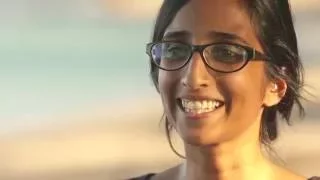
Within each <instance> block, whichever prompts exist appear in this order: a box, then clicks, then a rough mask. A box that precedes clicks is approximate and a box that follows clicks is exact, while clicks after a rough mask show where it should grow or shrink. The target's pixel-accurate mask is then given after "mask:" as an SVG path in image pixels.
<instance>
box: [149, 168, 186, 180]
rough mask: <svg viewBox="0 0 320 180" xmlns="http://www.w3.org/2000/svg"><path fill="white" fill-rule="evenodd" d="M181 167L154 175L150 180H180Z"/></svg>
mask: <svg viewBox="0 0 320 180" xmlns="http://www.w3.org/2000/svg"><path fill="white" fill-rule="evenodd" d="M179 169H180V165H178V166H175V167H172V168H170V169H167V170H165V171H163V172H160V173H157V174H154V175H153V176H152V177H151V178H150V179H149V180H174V179H179V178H178V177H179Z"/></svg>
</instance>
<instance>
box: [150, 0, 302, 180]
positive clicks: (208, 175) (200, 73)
mask: <svg viewBox="0 0 320 180" xmlns="http://www.w3.org/2000/svg"><path fill="white" fill-rule="evenodd" d="M242 4H243V3H242V1H241V0H192V1H190V2H189V3H188V4H187V5H185V6H184V7H183V8H182V9H181V10H180V11H179V12H178V13H177V15H176V17H175V18H174V20H173V21H172V23H171V24H170V25H169V26H168V27H167V29H166V31H165V35H164V37H163V40H167V41H183V42H185V43H189V44H193V45H203V44H208V43H212V42H232V43H237V44H240V45H245V46H249V47H252V48H255V49H256V50H258V51H260V52H263V49H262V47H261V44H260V42H259V40H258V38H257V36H256V34H255V31H254V27H253V24H252V21H251V19H250V18H249V17H248V15H247V11H246V9H245V7H244V6H243V5H242ZM219 33H227V34H229V35H232V37H233V38H228V39H225V38H224V37H222V36H219ZM158 82H159V84H158V89H159V92H160V95H161V98H162V102H163V106H164V109H165V114H166V116H167V118H168V120H169V122H170V123H171V124H172V125H173V127H174V128H175V129H176V130H177V132H178V134H179V135H180V137H181V138H182V140H183V141H184V145H185V154H186V160H185V162H184V163H183V164H181V165H179V166H177V167H174V168H172V169H169V170H167V171H165V172H163V173H160V174H158V175H156V176H154V177H153V178H152V179H156V180H159V179H184V180H200V179H201V180H209V179H210V180H234V179H237V180H284V179H292V180H302V179H305V178H303V177H300V176H298V175H295V174H293V173H291V172H289V171H287V170H285V169H283V168H281V167H279V166H277V165H274V164H273V163H271V162H270V161H269V160H268V159H267V158H265V157H264V155H263V154H262V152H261V143H260V141H259V132H260V123H261V115H262V112H263V108H264V107H265V106H273V105H275V104H277V103H279V101H280V100H281V98H282V97H283V96H284V94H285V91H286V83H285V81H283V80H281V79H278V80H270V79H268V78H267V76H266V73H265V62H264V61H250V62H249V63H248V64H247V65H246V66H245V67H244V68H243V69H241V70H240V71H237V72H233V73H218V72H216V71H213V70H212V69H210V68H209V67H207V66H206V65H205V64H204V63H203V61H202V59H201V56H200V54H199V53H197V52H195V53H194V54H193V56H192V59H191V60H190V62H189V63H188V64H187V65H186V66H185V67H184V68H182V69H180V70H176V71H164V70H159V81H158ZM275 85H276V86H275ZM275 87H276V88H275ZM190 96H192V97H194V98H197V97H201V96H205V97H208V98H213V99H219V100H222V101H223V102H224V103H225V104H224V106H222V107H221V108H219V109H217V110H216V111H213V112H211V113H209V114H208V115H207V116H206V117H204V118H201V119H197V120H194V119H190V118H188V117H187V116H186V113H185V112H184V111H183V110H182V109H181V108H180V107H179V106H178V103H177V101H178V99H179V98H182V97H190Z"/></svg>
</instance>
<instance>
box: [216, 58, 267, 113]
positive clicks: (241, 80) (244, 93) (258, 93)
mask: <svg viewBox="0 0 320 180" xmlns="http://www.w3.org/2000/svg"><path fill="white" fill-rule="evenodd" d="M265 79H266V78H265V75H264V70H263V66H262V65H261V64H254V63H252V64H248V66H247V68H246V69H244V70H242V71H239V72H236V73H234V74H230V76H229V77H228V78H227V79H226V80H225V81H224V83H226V84H224V85H222V87H227V88H225V89H226V90H225V91H223V90H222V92H224V93H225V94H226V95H225V97H226V100H227V102H230V104H229V107H227V108H229V110H232V108H235V109H237V110H239V111H240V110H241V111H240V112H242V113H244V112H246V114H247V113H249V112H250V111H252V113H253V112H257V110H258V109H260V108H261V107H262V103H263V98H264V91H265V90H264V89H265ZM252 113H249V114H252Z"/></svg>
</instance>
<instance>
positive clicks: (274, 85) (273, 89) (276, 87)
mask: <svg viewBox="0 0 320 180" xmlns="http://www.w3.org/2000/svg"><path fill="white" fill-rule="evenodd" d="M277 90H278V85H277V84H276V83H274V84H273V88H272V91H277Z"/></svg>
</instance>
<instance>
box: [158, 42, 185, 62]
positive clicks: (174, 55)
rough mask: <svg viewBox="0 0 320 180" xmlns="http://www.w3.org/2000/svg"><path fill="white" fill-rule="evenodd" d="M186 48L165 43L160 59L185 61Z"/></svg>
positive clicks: (181, 45)
mask: <svg viewBox="0 0 320 180" xmlns="http://www.w3.org/2000/svg"><path fill="white" fill-rule="evenodd" d="M188 54H189V48H188V46H186V45H184V44H180V43H165V44H164V48H163V52H162V58H163V59H167V60H185V59H186V58H187V57H188Z"/></svg>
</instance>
